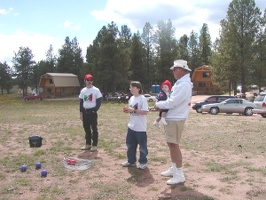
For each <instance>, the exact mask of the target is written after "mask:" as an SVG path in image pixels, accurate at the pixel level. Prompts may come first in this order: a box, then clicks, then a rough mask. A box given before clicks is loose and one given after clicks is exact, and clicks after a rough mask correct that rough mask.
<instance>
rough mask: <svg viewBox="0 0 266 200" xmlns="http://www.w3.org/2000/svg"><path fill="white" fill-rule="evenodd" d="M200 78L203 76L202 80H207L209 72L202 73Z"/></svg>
mask: <svg viewBox="0 0 266 200" xmlns="http://www.w3.org/2000/svg"><path fill="white" fill-rule="evenodd" d="M202 76H203V78H209V77H210V72H203V73H202Z"/></svg>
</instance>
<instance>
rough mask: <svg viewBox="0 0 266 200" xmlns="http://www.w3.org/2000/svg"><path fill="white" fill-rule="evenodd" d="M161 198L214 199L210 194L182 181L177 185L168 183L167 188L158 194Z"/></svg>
mask: <svg viewBox="0 0 266 200" xmlns="http://www.w3.org/2000/svg"><path fill="white" fill-rule="evenodd" d="M158 197H159V200H161V199H172V200H174V199H194V200H203V199H213V198H212V197H210V196H207V195H204V194H202V193H200V192H198V191H196V190H195V189H193V188H190V187H187V186H186V185H185V183H180V184H177V185H168V186H166V188H165V189H164V190H163V191H162V192H161V193H160V194H159V195H158Z"/></svg>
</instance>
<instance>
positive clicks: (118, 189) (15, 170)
mask: <svg viewBox="0 0 266 200" xmlns="http://www.w3.org/2000/svg"><path fill="white" fill-rule="evenodd" d="M78 106H79V105H78V101H73V100H72V101H47V100H44V101H27V102H24V101H23V100H21V99H20V98H18V97H16V96H11V95H9V96H8V95H5V96H1V97H0V109H1V114H0V199H1V200H4V199H8V200H13V199H14V200H15V199H36V200H44V199H60V200H61V199H158V195H159V194H163V193H167V194H168V193H169V192H170V190H171V192H170V193H171V197H172V199H220V198H221V196H223V198H221V199H230V197H232V195H233V196H234V195H241V192H239V191H238V190H237V189H236V188H237V187H239V188H240V189H242V190H243V188H244V189H246V191H245V192H246V193H247V194H244V197H246V198H248V197H253V199H255V196H256V195H257V196H261V195H266V193H265V191H264V190H263V188H264V189H265V187H266V183H265V177H266V158H265V151H266V145H265V141H266V134H265V130H266V121H265V119H263V118H262V117H260V116H251V117H246V116H240V115H223V114H219V115H216V116H212V115H208V114H203V115H202V114H197V113H195V112H193V111H192V112H191V114H190V117H189V119H188V120H187V123H186V130H185V132H184V135H183V139H182V149H183V150H184V153H183V155H184V169H185V172H186V174H187V176H188V177H187V179H188V181H187V182H186V186H180V187H179V186H178V187H176V188H172V187H167V186H166V185H165V180H164V179H163V180H162V179H161V178H160V176H159V175H158V174H159V172H160V170H162V169H164V168H165V167H166V166H167V163H168V162H169V158H168V150H167V147H166V145H165V142H164V136H163V134H162V133H161V132H162V130H163V129H155V128H153V127H152V122H153V120H154V119H155V118H156V116H157V112H150V113H149V115H148V148H149V169H148V171H145V173H143V171H140V170H137V169H129V170H126V169H125V168H121V166H120V163H121V162H122V161H124V160H125V159H126V147H125V134H126V127H127V122H128V116H127V115H126V114H124V113H122V106H123V104H116V103H104V104H103V105H102V107H101V109H100V111H99V132H100V138H99V151H98V152H97V153H88V152H82V151H80V150H79V148H80V146H82V145H83V144H84V131H83V128H82V126H81V122H80V120H79V111H78ZM30 135H40V136H42V137H43V138H44V141H43V143H44V144H43V146H42V147H41V148H29V141H28V137H29V136H30ZM68 156H69V157H80V158H87V159H91V160H93V162H94V166H93V167H92V168H91V169H89V170H86V171H69V170H66V169H65V168H64V167H63V165H62V160H63V158H64V157H68ZM36 161H40V162H41V163H42V165H43V168H46V169H47V170H48V177H47V178H41V177H40V171H38V170H35V169H34V167H35V166H34V164H35V162H36ZM23 163H26V164H27V166H28V170H27V171H26V172H25V173H21V172H20V170H19V167H20V165H21V164H23ZM192 175H193V176H192ZM213 177H216V179H215V182H212V181H210V180H211V178H213ZM244 186H245V187H244ZM164 188H165V189H164ZM254 188H255V189H254ZM162 190H163V191H162ZM254 191H257V193H256V192H254ZM245 192H244V193H245ZM252 192H253V193H252ZM255 194H256V195H255ZM242 195H243V194H242ZM252 195H253V196H252ZM263 197H264V196H263ZM236 199H237V198H236ZM240 199H241V198H240Z"/></svg>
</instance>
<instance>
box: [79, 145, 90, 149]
mask: <svg viewBox="0 0 266 200" xmlns="http://www.w3.org/2000/svg"><path fill="white" fill-rule="evenodd" d="M90 148H91V145H88V144H86V145H85V146H83V147H81V148H80V149H81V150H88V149H90Z"/></svg>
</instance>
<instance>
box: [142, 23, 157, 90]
mask: <svg viewBox="0 0 266 200" xmlns="http://www.w3.org/2000/svg"><path fill="white" fill-rule="evenodd" d="M141 41H142V43H143V45H144V50H145V55H146V56H145V69H146V71H147V73H146V74H147V83H146V84H147V86H146V87H148V88H149V87H150V86H151V81H152V80H151V79H152V77H154V70H151V69H154V64H153V63H154V62H153V60H154V50H153V48H152V44H153V28H152V26H151V25H150V23H148V22H147V23H145V26H144V28H143V32H142V35H141Z"/></svg>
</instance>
